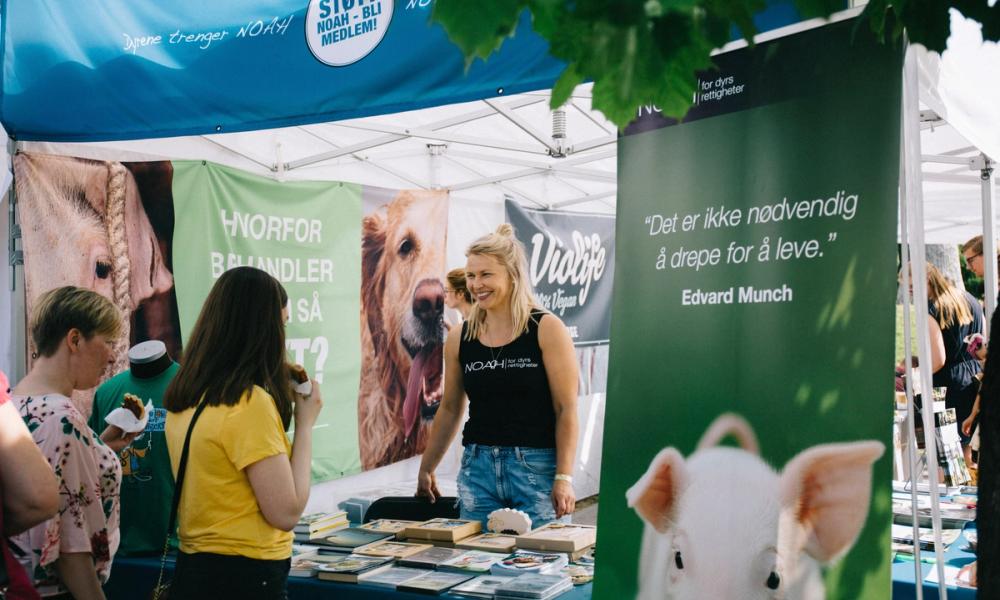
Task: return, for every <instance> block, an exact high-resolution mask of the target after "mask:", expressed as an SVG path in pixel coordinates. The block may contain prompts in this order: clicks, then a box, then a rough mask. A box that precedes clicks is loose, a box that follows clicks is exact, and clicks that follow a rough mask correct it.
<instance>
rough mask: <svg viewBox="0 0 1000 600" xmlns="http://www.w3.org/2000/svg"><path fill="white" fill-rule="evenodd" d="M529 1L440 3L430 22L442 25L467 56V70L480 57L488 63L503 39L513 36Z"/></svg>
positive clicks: (448, 0) (441, 0) (453, 0)
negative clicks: (519, 18) (519, 17)
mask: <svg viewBox="0 0 1000 600" xmlns="http://www.w3.org/2000/svg"><path fill="white" fill-rule="evenodd" d="M526 5H527V2H526V0H490V1H489V2H470V1H469V0H439V1H437V2H435V3H434V10H433V12H432V13H431V21H434V22H437V23H440V24H441V26H442V27H444V30H445V31H446V32H447V33H448V38H449V39H451V41H452V42H454V43H455V45H456V46H458V47H459V49H460V50H461V51H462V54H464V55H465V66H466V68H468V67H469V65H470V64H472V60H473V59H474V58H476V57H479V58H481V59H483V60H486V59H487V58H488V57H489V55H490V54H492V53H493V52H494V51H495V50H499V49H500V46H501V45H502V44H503V40H504V38H507V37H510V36H511V35H513V34H514V28H515V27H516V26H517V19H518V16H519V15H520V14H521V10H523V9H524V7H525V6H526Z"/></svg>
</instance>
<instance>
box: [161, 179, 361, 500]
mask: <svg viewBox="0 0 1000 600" xmlns="http://www.w3.org/2000/svg"><path fill="white" fill-rule="evenodd" d="M173 167H174V177H173V197H174V212H175V219H176V224H175V229H174V230H175V232H177V233H176V235H175V239H174V243H173V257H174V274H175V282H174V283H175V286H176V289H177V304H178V310H179V312H180V323H181V330H182V333H183V338H184V339H187V336H188V334H189V333H190V331H191V328H192V327H193V326H194V322H195V320H196V319H197V318H198V313H199V312H200V311H201V306H202V304H203V302H204V300H205V297H206V296H208V292H209V290H210V289H211V288H212V285H213V284H214V283H215V280H216V279H218V277H219V276H220V275H222V273H223V272H224V271H226V270H227V269H230V268H233V267H237V266H253V267H257V268H260V269H263V270H265V271H267V272H269V273H271V274H273V275H275V276H276V277H277V278H278V280H279V281H281V283H282V285H283V286H284V287H285V290H286V291H287V292H288V297H289V307H290V311H289V322H288V325H287V328H286V330H285V335H286V337H287V340H286V342H287V346H288V350H289V352H288V354H289V359H290V360H293V361H295V362H298V363H300V364H302V365H303V366H304V367H305V368H306V370H307V371H308V372H309V374H310V375H312V376H313V378H315V379H316V380H317V381H318V382H320V384H321V385H322V387H321V390H322V393H323V411H322V413H321V414H320V417H319V420H318V421H317V423H316V426H315V429H316V433H315V436H314V437H313V478H314V479H315V480H319V481H323V480H327V479H333V478H336V477H340V476H342V475H346V474H350V473H355V472H358V471H360V470H361V462H360V458H359V455H358V441H357V440H358V419H357V398H358V381H359V377H360V369H361V357H360V355H359V353H358V348H359V347H360V343H361V342H360V329H359V322H358V315H359V314H360V311H361V300H360V295H359V293H358V290H359V289H360V287H361V266H360V265H361V226H360V224H361V186H359V185H354V184H347V183H331V182H321V181H299V182H278V181H274V180H272V179H268V178H265V177H259V176H257V175H253V174H250V173H246V172H244V171H240V170H237V169H231V168H228V167H223V166H221V165H216V164H212V163H206V162H204V161H174V163H173ZM253 318H254V315H247V319H253Z"/></svg>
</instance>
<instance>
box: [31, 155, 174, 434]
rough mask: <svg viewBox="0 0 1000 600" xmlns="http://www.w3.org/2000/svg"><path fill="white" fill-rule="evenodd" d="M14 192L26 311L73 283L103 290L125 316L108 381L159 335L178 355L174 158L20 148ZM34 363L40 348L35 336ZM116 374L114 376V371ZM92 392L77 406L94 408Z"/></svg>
mask: <svg viewBox="0 0 1000 600" xmlns="http://www.w3.org/2000/svg"><path fill="white" fill-rule="evenodd" d="M13 162H14V185H15V188H14V192H15V198H16V203H17V211H18V220H19V222H20V224H21V231H22V236H23V243H24V278H25V306H26V312H27V314H31V310H32V308H33V306H34V301H35V299H36V298H37V297H38V296H39V295H40V294H42V293H44V292H46V291H48V290H50V289H53V288H56V287H60V286H64V285H75V286H79V287H83V288H87V289H91V290H94V291H96V292H98V293H100V294H102V295H104V296H105V297H107V298H108V299H110V300H111V301H112V302H113V303H114V304H115V305H116V306H117V307H118V308H119V309H120V310H121V311H122V314H123V316H124V317H125V330H124V332H123V335H122V338H121V339H120V340H118V342H117V343H116V345H115V364H114V367H113V369H111V370H109V373H108V374H107V375H109V376H110V375H112V374H113V373H117V372H119V371H121V370H124V369H125V368H127V366H128V357H127V351H128V348H129V347H130V346H131V345H133V344H136V343H138V342H141V341H145V340H148V339H158V340H161V341H163V342H164V343H165V344H166V345H167V349H168V351H169V352H170V353H171V354H172V355H173V356H175V357H176V356H179V355H180V352H181V337H180V331H179V321H178V312H177V300H176V295H175V292H174V280H173V274H172V255H171V243H170V239H171V235H172V229H173V200H172V197H171V177H172V168H171V164H170V163H169V162H150V163H120V162H115V161H96V160H88V159H82V158H73V157H66V156H52V155H45V154H33V153H24V152H19V153H18V154H16V155H15V156H14V158H13ZM27 342H28V362H27V365H28V367H29V368H30V366H31V362H32V360H31V356H32V355H33V353H34V351H35V349H34V344H33V342H32V340H31V336H28V340H27ZM110 371H113V372H110ZM92 398H93V395H92V391H89V392H75V393H74V401H76V402H77V403H78V405H79V406H80V408H81V409H83V410H84V413H85V414H87V413H89V412H90V403H91V402H92Z"/></svg>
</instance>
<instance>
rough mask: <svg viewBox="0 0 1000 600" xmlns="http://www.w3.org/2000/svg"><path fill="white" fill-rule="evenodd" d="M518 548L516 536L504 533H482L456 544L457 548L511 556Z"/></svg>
mask: <svg viewBox="0 0 1000 600" xmlns="http://www.w3.org/2000/svg"><path fill="white" fill-rule="evenodd" d="M516 546H517V544H516V543H515V540H514V536H512V535H505V534H503V533H481V534H479V535H474V536H472V537H470V538H466V539H464V540H462V541H461V542H458V543H457V544H455V547H456V548H465V549H467V550H483V551H485V552H506V553H507V554H510V553H511V552H513V551H514V548H515V547H516Z"/></svg>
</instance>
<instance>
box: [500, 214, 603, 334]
mask: <svg viewBox="0 0 1000 600" xmlns="http://www.w3.org/2000/svg"><path fill="white" fill-rule="evenodd" d="M504 210H505V212H506V216H507V222H508V223H510V224H511V225H513V227H514V232H515V234H516V235H517V239H518V240H520V241H521V243H523V244H524V247H525V250H527V255H528V276H529V278H530V279H531V285H532V286H534V290H535V296H536V297H537V298H538V300H539V302H541V304H542V307H543V308H545V309H546V310H548V311H550V312H552V313H553V314H555V315H556V316H558V317H559V318H560V319H562V321H563V322H564V323H565V324H566V326H567V327H568V328H569V331H570V336H571V337H572V338H573V344H574V345H576V346H577V347H580V346H593V345H600V344H607V343H608V338H609V337H610V331H611V290H612V286H613V284H614V261H615V217H614V215H598V214H588V213H571V212H561V211H551V210H533V209H529V208H525V207H523V206H521V205H520V204H518V203H517V202H514V201H513V200H509V199H508V200H506V201H505V203H504Z"/></svg>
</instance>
